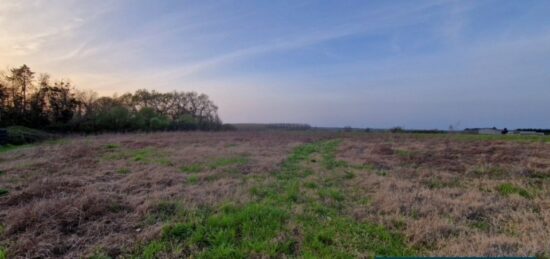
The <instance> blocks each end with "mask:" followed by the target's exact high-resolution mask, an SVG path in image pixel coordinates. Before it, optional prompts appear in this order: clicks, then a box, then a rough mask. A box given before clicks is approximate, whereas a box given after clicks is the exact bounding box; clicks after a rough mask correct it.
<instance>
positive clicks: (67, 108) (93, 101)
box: [0, 65, 222, 133]
mask: <svg viewBox="0 0 550 259" xmlns="http://www.w3.org/2000/svg"><path fill="white" fill-rule="evenodd" d="M217 111H218V107H217V106H216V105H215V104H214V103H213V102H212V101H211V100H210V99H209V98H208V96H207V95H205V94H198V93H196V92H179V91H173V92H168V93H161V92H157V91H154V90H152V91H149V90H146V89H140V90H137V91H135V92H134V93H125V94H122V95H120V96H116V95H115V96H112V97H107V96H103V97H100V96H98V94H97V93H95V92H92V91H81V90H78V89H76V88H75V87H74V86H73V85H72V84H71V83H70V82H69V81H67V80H56V81H53V80H51V78H50V76H49V75H48V74H36V73H35V72H33V71H32V70H31V69H30V68H29V67H28V66H27V65H22V66H20V67H17V68H12V69H9V70H8V71H5V72H2V73H1V74H0V127H7V126H12V125H21V126H26V127H31V128H36V129H43V130H50V131H62V132H68V131H76V132H89V133H91V132H103V131H118V132H126V131H153V130H219V129H221V128H222V123H221V120H220V118H219V117H218V114H217Z"/></svg>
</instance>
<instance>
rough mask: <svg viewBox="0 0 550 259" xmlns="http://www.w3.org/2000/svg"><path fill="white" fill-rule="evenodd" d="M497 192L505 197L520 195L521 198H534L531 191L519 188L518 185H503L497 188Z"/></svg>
mask: <svg viewBox="0 0 550 259" xmlns="http://www.w3.org/2000/svg"><path fill="white" fill-rule="evenodd" d="M497 191H498V192H499V193H500V194H501V195H503V196H509V195H511V194H518V195H519V196H522V197H524V198H527V199H531V198H533V194H531V193H530V192H529V191H527V190H525V189H523V188H521V187H518V186H516V185H513V184H511V183H503V184H501V185H499V186H498V187H497Z"/></svg>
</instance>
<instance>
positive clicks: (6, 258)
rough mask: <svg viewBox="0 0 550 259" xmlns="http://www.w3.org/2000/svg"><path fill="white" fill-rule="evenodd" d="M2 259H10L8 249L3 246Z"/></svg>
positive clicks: (0, 250) (1, 250) (0, 256)
mask: <svg viewBox="0 0 550 259" xmlns="http://www.w3.org/2000/svg"><path fill="white" fill-rule="evenodd" d="M0 259H8V251H6V249H5V248H3V247H0Z"/></svg>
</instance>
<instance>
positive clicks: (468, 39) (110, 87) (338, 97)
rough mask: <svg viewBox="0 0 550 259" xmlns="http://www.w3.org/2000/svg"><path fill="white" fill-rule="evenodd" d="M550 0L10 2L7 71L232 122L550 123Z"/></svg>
mask: <svg viewBox="0 0 550 259" xmlns="http://www.w3.org/2000/svg"><path fill="white" fill-rule="evenodd" d="M549 14H550V1H532V0H525V1H519V0H517V1H504V0H498V1H129V0H128V1H125V0H120V1H114V0H113V1H67V0H58V1H27V0H23V1H16V0H13V1H11V0H6V1H2V2H0V68H4V70H5V68H7V67H11V66H17V65H20V64H23V63H26V64H28V65H29V66H30V67H31V68H33V69H34V70H36V71H40V72H48V73H50V74H52V75H53V77H54V78H70V79H71V81H72V82H73V83H74V84H75V85H77V86H78V87H79V88H83V89H92V90H95V91H97V92H99V93H100V94H104V95H111V94H114V93H119V94H120V93H124V92H126V91H133V90H135V89H138V88H148V89H156V90H160V91H171V90H184V91H191V90H193V91H197V92H203V93H206V94H208V95H209V96H210V97H211V98H212V99H213V100H214V101H215V102H216V103H217V104H218V105H219V106H220V110H219V113H220V116H221V118H222V119H223V120H224V121H225V122H305V123H310V124H312V125H317V126H347V125H350V126H354V127H392V126H402V127H407V128H440V129H445V128H447V127H448V126H449V125H451V124H452V125H455V127H459V128H464V127H484V126H497V127H509V128H516V127H550V15H549Z"/></svg>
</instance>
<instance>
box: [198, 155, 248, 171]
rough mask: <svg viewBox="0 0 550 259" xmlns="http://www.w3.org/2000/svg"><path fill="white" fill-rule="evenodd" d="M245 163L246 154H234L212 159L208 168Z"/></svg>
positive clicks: (246, 160)
mask: <svg viewBox="0 0 550 259" xmlns="http://www.w3.org/2000/svg"><path fill="white" fill-rule="evenodd" d="M246 163H248V158H247V157H246V156H236V157H229V158H220V159H217V160H214V161H212V162H211V163H210V164H208V167H209V168H210V169H216V168H220V167H225V166H229V165H244V164H246Z"/></svg>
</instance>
